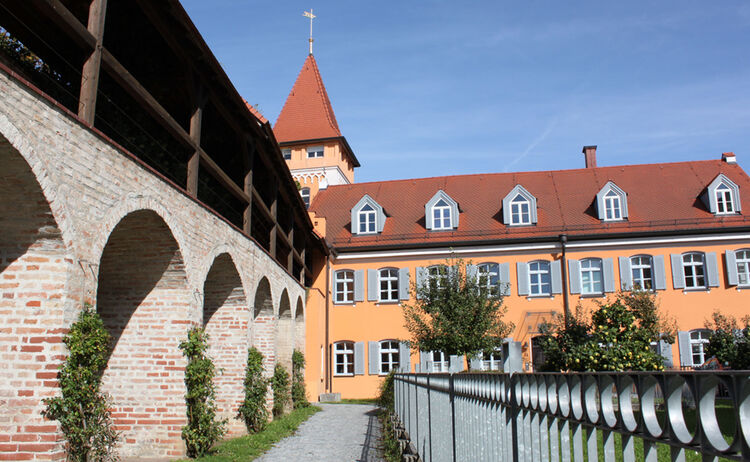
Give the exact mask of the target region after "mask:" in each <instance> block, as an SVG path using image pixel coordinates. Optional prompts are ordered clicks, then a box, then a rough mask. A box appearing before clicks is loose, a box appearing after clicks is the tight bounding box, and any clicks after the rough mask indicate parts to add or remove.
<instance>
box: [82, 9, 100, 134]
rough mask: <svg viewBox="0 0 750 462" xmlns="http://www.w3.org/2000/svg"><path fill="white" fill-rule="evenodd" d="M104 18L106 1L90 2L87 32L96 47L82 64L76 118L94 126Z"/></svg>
mask: <svg viewBox="0 0 750 462" xmlns="http://www.w3.org/2000/svg"><path fill="white" fill-rule="evenodd" d="M106 16H107V0H92V2H91V5H89V23H88V30H89V32H90V33H91V35H93V36H94V37H95V38H96V45H95V46H94V49H93V51H92V52H91V54H90V55H89V57H88V58H86V61H85V62H84V63H83V71H82V72H81V93H80V94H79V97H78V117H80V118H81V119H82V120H83V121H84V122H86V123H87V124H89V125H94V116H95V114H96V92H97V90H98V89H99V72H100V70H101V63H102V44H103V41H104V20H105V18H106Z"/></svg>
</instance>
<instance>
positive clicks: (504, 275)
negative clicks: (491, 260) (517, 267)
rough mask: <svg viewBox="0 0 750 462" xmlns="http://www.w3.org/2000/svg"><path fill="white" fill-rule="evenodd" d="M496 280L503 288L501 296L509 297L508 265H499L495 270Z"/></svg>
mask: <svg viewBox="0 0 750 462" xmlns="http://www.w3.org/2000/svg"><path fill="white" fill-rule="evenodd" d="M497 275H498V279H499V280H500V284H502V287H503V288H504V290H503V292H502V294H503V295H510V263H500V265H498V270H497Z"/></svg>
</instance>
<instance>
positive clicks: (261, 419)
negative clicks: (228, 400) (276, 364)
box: [238, 347, 268, 433]
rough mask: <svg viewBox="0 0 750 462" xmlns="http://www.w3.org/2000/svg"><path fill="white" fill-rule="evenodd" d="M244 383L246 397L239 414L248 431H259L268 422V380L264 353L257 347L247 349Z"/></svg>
mask: <svg viewBox="0 0 750 462" xmlns="http://www.w3.org/2000/svg"><path fill="white" fill-rule="evenodd" d="M244 385H245V399H244V400H243V401H242V404H241V405H240V408H239V410H238V415H239V417H241V418H242V419H243V420H244V421H245V426H246V427H247V431H248V432H250V433H255V432H259V431H261V430H263V429H264V428H265V427H266V424H267V423H268V408H267V407H266V394H267V393H268V380H267V379H266V378H265V377H263V353H261V352H260V351H258V349H257V348H255V347H252V348H250V349H249V350H248V351H247V368H246V369H245V382H244Z"/></svg>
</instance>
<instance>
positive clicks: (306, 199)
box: [299, 188, 310, 209]
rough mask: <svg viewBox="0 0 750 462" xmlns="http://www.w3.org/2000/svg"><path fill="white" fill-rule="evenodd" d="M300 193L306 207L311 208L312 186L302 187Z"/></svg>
mask: <svg viewBox="0 0 750 462" xmlns="http://www.w3.org/2000/svg"><path fill="white" fill-rule="evenodd" d="M299 195H300V196H302V202H304V203H305V208H306V209H307V208H310V188H302V189H300V190H299Z"/></svg>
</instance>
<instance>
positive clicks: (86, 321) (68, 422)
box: [42, 304, 118, 462]
mask: <svg viewBox="0 0 750 462" xmlns="http://www.w3.org/2000/svg"><path fill="white" fill-rule="evenodd" d="M109 342H110V336H109V333H107V330H106V329H105V328H104V324H103V323H102V320H101V318H100V317H99V314H97V312H96V310H94V309H93V308H92V307H91V306H90V305H88V304H87V305H85V306H84V308H83V310H82V311H81V313H80V314H79V316H78V320H77V321H76V322H74V323H73V325H72V326H70V332H68V334H67V335H66V336H65V337H64V338H63V343H64V344H65V346H67V347H68V351H69V352H70V354H69V355H68V357H67V358H66V359H65V362H64V363H63V364H62V367H61V368H60V372H59V373H58V376H57V377H58V380H59V382H60V391H61V392H62V396H57V397H54V398H47V399H45V400H44V404H46V405H47V408H46V409H45V410H43V411H42V415H44V416H45V417H46V418H48V419H54V420H57V421H59V422H60V427H61V429H62V432H63V434H64V435H65V439H66V440H67V453H68V460H71V461H74V462H86V461H88V460H102V461H107V460H116V459H117V457H116V456H115V455H114V453H113V449H114V446H115V444H116V443H117V439H118V435H117V432H115V429H114V426H113V424H112V418H111V416H110V414H109V408H110V407H111V406H110V404H109V402H108V401H109V397H108V396H107V395H105V394H104V393H102V392H101V391H100V386H101V382H102V374H103V373H104V369H105V367H106V366H107V356H108V353H109Z"/></svg>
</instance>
